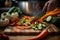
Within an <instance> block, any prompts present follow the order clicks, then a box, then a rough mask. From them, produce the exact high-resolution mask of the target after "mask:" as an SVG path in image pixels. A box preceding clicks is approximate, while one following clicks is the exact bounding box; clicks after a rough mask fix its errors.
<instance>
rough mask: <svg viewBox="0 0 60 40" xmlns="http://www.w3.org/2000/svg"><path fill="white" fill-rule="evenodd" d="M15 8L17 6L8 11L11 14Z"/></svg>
mask: <svg viewBox="0 0 60 40" xmlns="http://www.w3.org/2000/svg"><path fill="white" fill-rule="evenodd" d="M15 8H16V7H15V6H13V7H11V8H10V9H9V11H8V12H9V13H10V14H11V13H12V12H14V10H15Z"/></svg>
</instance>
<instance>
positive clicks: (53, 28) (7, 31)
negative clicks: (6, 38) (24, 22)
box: [4, 24, 60, 35]
mask: <svg viewBox="0 0 60 40" xmlns="http://www.w3.org/2000/svg"><path fill="white" fill-rule="evenodd" d="M17 30H18V32H17V33H16V32H14V31H13V27H11V28H9V29H8V28H6V29H5V30H4V33H5V34H8V35H12V34H13V35H16V34H17V35H37V34H39V33H40V32H41V30H33V29H25V30H20V29H17ZM48 31H49V32H50V33H52V32H56V33H57V32H59V31H60V30H59V29H58V28H57V27H56V26H55V25H53V24H51V27H50V28H49V29H48Z"/></svg>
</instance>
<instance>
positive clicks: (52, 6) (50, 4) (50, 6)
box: [43, 0, 57, 12]
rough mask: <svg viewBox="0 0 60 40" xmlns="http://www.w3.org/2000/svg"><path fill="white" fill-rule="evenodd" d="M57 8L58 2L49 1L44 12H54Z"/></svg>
mask: <svg viewBox="0 0 60 40" xmlns="http://www.w3.org/2000/svg"><path fill="white" fill-rule="evenodd" d="M56 7H57V1H52V0H49V1H47V2H46V3H45V5H44V7H43V11H47V12H48V11H52V10H54V9H55V8H56Z"/></svg>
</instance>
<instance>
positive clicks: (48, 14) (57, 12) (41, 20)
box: [38, 8, 60, 23]
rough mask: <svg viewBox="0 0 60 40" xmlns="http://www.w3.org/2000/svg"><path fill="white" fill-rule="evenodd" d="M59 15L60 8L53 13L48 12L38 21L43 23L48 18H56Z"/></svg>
mask: <svg viewBox="0 0 60 40" xmlns="http://www.w3.org/2000/svg"><path fill="white" fill-rule="evenodd" d="M57 14H60V9H59V8H56V9H55V10H53V11H50V12H47V13H46V14H45V15H44V16H43V17H41V18H40V19H39V20H38V21H39V22H40V23H41V22H43V20H44V19H45V18H46V17H48V16H55V15H57Z"/></svg>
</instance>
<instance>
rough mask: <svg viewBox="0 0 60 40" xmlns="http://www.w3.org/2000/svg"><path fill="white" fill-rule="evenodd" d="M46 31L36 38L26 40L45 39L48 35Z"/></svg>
mask: <svg viewBox="0 0 60 40" xmlns="http://www.w3.org/2000/svg"><path fill="white" fill-rule="evenodd" d="M48 33H49V32H48V30H46V29H44V30H43V31H42V32H41V33H40V34H39V35H37V36H36V37H33V38H30V39H27V40H41V39H42V38H44V37H46V36H47V35H48Z"/></svg>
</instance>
